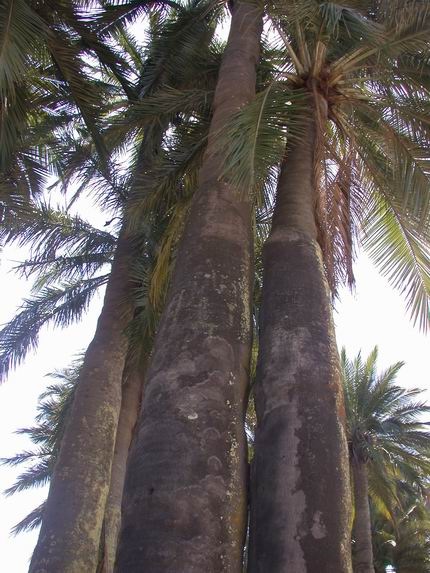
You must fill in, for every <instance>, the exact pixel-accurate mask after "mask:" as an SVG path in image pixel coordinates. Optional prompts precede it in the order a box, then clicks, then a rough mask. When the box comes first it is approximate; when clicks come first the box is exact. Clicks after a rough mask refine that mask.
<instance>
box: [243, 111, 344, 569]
mask: <svg viewBox="0 0 430 573" xmlns="http://www.w3.org/2000/svg"><path fill="white" fill-rule="evenodd" d="M310 113H311V112H310ZM314 147H315V126H314V121H313V119H312V117H311V118H310V119H309V122H308V124H307V125H306V128H305V130H304V133H303V137H302V140H301V141H300V142H296V143H295V145H294V146H293V145H291V146H290V148H289V149H288V151H287V156H286V160H285V161H284V163H283V165H282V168H281V173H280V177H279V181H278V189H277V199H276V206H275V212H274V216H273V223H272V230H271V234H270V236H269V238H268V240H267V243H266V245H265V247H264V252H263V257H264V281H263V298H262V307H261V314H260V338H259V358H258V364H257V379H256V385H255V402H256V411H257V430H256V440H255V460H254V463H255V473H254V479H255V483H254V484H253V486H252V488H251V491H252V492H253V495H252V500H251V511H252V518H251V526H252V528H253V530H252V531H251V547H250V566H249V571H251V572H252V573H269V572H270V573H293V572H294V573H346V572H349V571H350V570H351V558H350V535H349V524H350V518H349V516H350V493H349V472H348V454H347V445H346V438H345V431H344V426H343V424H344V417H345V413H344V407H343V398H342V389H341V383H340V368H339V359H338V354H337V348H336V341H335V334H334V328H333V321H332V309H331V299H330V292H329V288H328V284H327V280H326V278H325V273H324V268H323V261H322V254H321V250H320V247H319V245H318V242H317V228H316V223H315V216H314V211H315V186H314Z"/></svg>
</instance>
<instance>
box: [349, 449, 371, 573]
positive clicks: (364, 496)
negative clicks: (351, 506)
mask: <svg viewBox="0 0 430 573" xmlns="http://www.w3.org/2000/svg"><path fill="white" fill-rule="evenodd" d="M351 468H352V479H353V482H354V502H355V518H354V526H353V530H352V536H353V538H354V540H355V548H354V573H375V569H374V566H373V549H372V529H371V525H370V507H369V484H368V479H367V468H366V464H365V463H363V462H361V461H360V460H356V459H353V460H352V464H351Z"/></svg>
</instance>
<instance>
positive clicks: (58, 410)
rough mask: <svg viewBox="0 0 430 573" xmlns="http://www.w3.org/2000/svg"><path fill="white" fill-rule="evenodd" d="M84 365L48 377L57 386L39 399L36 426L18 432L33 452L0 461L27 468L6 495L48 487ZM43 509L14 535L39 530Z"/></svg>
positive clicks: (76, 363) (77, 363) (78, 362)
mask: <svg viewBox="0 0 430 573" xmlns="http://www.w3.org/2000/svg"><path fill="white" fill-rule="evenodd" d="M81 364H82V358H77V359H76V360H75V361H74V362H73V363H72V364H71V365H70V367H68V368H65V369H64V370H61V371H56V372H53V373H52V374H49V376H50V377H52V378H54V379H55V380H56V382H55V383H54V384H51V385H49V386H48V387H47V388H46V390H45V391H44V392H43V393H42V394H41V395H40V396H39V404H38V406H37V415H36V420H35V422H36V423H35V425H34V426H31V427H29V428H21V429H20V430H17V434H23V435H25V436H27V437H28V438H29V439H30V440H31V442H32V443H33V444H34V448H33V449H31V450H26V451H24V452H20V453H18V454H16V455H14V456H12V457H10V458H3V459H2V460H1V463H3V464H6V465H9V466H12V467H15V466H20V465H22V464H25V465H26V466H27V467H26V469H25V471H23V472H22V473H21V474H20V475H19V476H18V478H17V480H16V482H15V483H14V484H13V485H12V486H11V487H9V488H8V489H7V490H6V491H5V494H6V495H13V494H15V493H18V492H20V491H24V490H26V489H30V488H34V487H41V486H44V485H46V484H47V483H49V480H50V478H51V475H52V470H53V467H54V464H55V462H56V459H57V455H58V450H59V448H60V444H61V439H62V437H63V434H64V429H65V426H66V423H67V418H68V414H69V412H70V406H71V404H72V402H73V396H74V390H75V387H76V382H77V379H78V376H79V369H80V366H81ZM44 506H45V502H43V503H42V504H41V505H40V506H39V507H36V508H35V509H34V510H33V511H31V512H30V513H29V514H28V515H27V516H26V517H24V519H22V520H21V521H20V522H19V523H17V524H16V525H15V526H14V527H13V529H12V533H14V534H17V533H21V532H22V531H30V530H32V529H35V528H36V527H38V526H39V525H40V523H41V521H42V515H43V509H44Z"/></svg>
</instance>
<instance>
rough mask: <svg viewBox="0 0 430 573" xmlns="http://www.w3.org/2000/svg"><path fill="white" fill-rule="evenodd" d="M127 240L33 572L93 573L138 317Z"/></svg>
mask: <svg viewBox="0 0 430 573" xmlns="http://www.w3.org/2000/svg"><path fill="white" fill-rule="evenodd" d="M128 250H129V245H128V240H127V239H126V238H125V236H124V235H121V236H120V239H119V241H118V246H117V251H116V254H115V257H114V261H113V264H112V271H111V275H110V279H109V282H108V285H107V288H106V294H105V299H104V304H103V308H102V311H101V314H100V317H99V320H98V323H97V328H96V332H95V335H94V338H93V340H92V342H91V343H90V345H89V347H88V349H87V352H86V354H85V359H84V363H83V366H82V371H81V374H80V377H79V381H78V385H77V388H76V394H75V398H74V401H73V407H72V411H71V414H70V419H69V422H68V426H67V431H66V433H65V435H64V438H63V441H62V444H61V450H60V453H59V457H58V461H57V464H56V466H55V470H54V474H53V477H52V480H51V486H50V489H49V495H48V500H47V505H46V509H45V512H44V517H43V522H42V527H41V530H40V534H39V540H38V543H37V545H36V549H35V551H34V553H33V557H32V560H31V565H30V570H29V571H30V573H83V572H84V571H85V573H91V572H93V571H95V570H96V567H97V560H98V548H99V543H100V533H101V528H102V523H103V517H104V513H105V504H106V498H107V495H108V491H109V483H110V477H111V464H112V455H113V451H114V446H115V434H116V430H117V425H118V416H119V411H120V406H121V380H122V372H123V368H124V361H125V356H126V351H127V338H126V336H125V335H124V328H125V326H126V325H127V323H128V321H129V319H130V317H131V314H132V311H133V300H132V297H131V290H130V283H129V281H128V278H127V277H128V265H129V259H128Z"/></svg>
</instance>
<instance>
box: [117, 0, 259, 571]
mask: <svg viewBox="0 0 430 573" xmlns="http://www.w3.org/2000/svg"><path fill="white" fill-rule="evenodd" d="M261 21H262V15H261V10H260V9H259V8H257V7H256V6H255V5H253V4H251V3H244V2H241V3H238V4H237V6H236V7H235V9H234V13H233V17H232V24H231V31H230V36H229V40H228V43H227V49H226V52H225V55H224V58H223V62H222V66H221V70H220V74H219V79H218V85H217V89H216V94H215V101H214V116H213V120H212V124H211V130H210V136H209V142H208V149H207V152H206V155H205V158H204V161H203V166H202V169H201V172H200V181H199V189H198V190H197V192H196V195H195V197H194V200H193V204H192V207H191V212H190V215H189V219H188V223H187V226H186V229H185V232H184V237H183V239H182V241H181V245H180V247H179V250H178V255H177V260H176V264H175V271H174V275H173V279H172V285H171V288H170V293H169V296H168V301H167V304H166V307H165V310H164V313H163V316H162V319H161V322H160V325H159V329H158V333H157V337H156V340H155V344H154V350H153V355H152V361H151V365H150V367H149V369H148V372H147V373H146V374H145V393H144V398H143V407H142V411H141V415H140V419H139V425H138V432H137V434H136V439H135V441H134V443H133V446H132V449H131V453H130V457H129V462H128V467H127V477H126V484H125V492H124V502H123V521H122V529H121V534H120V542H119V550H118V555H117V562H116V567H115V570H116V571H117V572H121V573H135V572H142V571H145V573H161V572H163V573H179V572H181V573H182V572H183V573H185V572H186V573H201V572H202V571H206V572H221V571H228V572H231V573H235V572H239V571H241V566H242V546H243V539H244V535H245V527H246V484H245V481H246V440H245V435H244V407H245V395H246V389H247V382H248V368H249V358H250V346H251V285H252V278H253V268H252V259H253V253H252V231H251V207H250V203H249V200H248V198H247V197H244V196H243V195H241V194H240V193H238V191H237V189H235V188H234V187H233V186H232V185H231V183H229V182H228V181H226V180H225V179H223V178H222V177H221V174H222V157H220V155H219V152H218V151H217V147H216V139H217V136H218V130H220V129H222V127H223V126H225V125H226V123H227V121H228V119H229V117H230V116H231V114H232V113H233V112H234V111H236V110H237V109H239V108H240V107H241V106H243V105H244V104H245V103H247V102H248V101H249V100H250V99H251V98H252V97H253V95H254V93H255V66H256V63H257V59H258V54H259V37H260V30H261Z"/></svg>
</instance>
